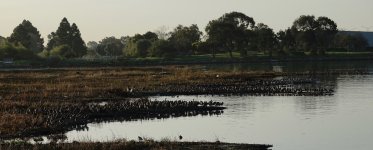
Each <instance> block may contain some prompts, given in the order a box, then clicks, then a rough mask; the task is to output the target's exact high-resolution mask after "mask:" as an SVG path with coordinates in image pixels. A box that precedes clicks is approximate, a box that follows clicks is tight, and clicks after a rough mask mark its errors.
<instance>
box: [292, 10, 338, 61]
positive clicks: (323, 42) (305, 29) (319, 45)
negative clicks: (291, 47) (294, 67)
mask: <svg viewBox="0 0 373 150" xmlns="http://www.w3.org/2000/svg"><path fill="white" fill-rule="evenodd" d="M292 31H293V34H294V35H296V36H295V39H296V44H297V46H298V48H299V49H304V50H310V51H311V53H312V54H316V51H317V50H318V51H319V54H323V53H324V51H325V49H327V48H328V47H329V46H330V45H331V41H332V40H333V37H334V36H335V35H336V34H337V32H338V29H337V24H336V23H335V22H334V21H333V20H331V19H329V18H327V17H319V18H317V19H315V16H305V15H303V16H300V17H299V18H298V19H296V20H295V21H294V23H293V26H292Z"/></svg>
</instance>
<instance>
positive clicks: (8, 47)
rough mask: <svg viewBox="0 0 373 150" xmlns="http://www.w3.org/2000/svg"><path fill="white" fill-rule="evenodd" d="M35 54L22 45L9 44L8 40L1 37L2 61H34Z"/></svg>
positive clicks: (0, 50)
mask: <svg viewBox="0 0 373 150" xmlns="http://www.w3.org/2000/svg"><path fill="white" fill-rule="evenodd" d="M34 56H35V54H34V53H33V51H31V50H30V49H27V48H25V47H24V46H23V45H22V44H15V43H12V42H9V41H8V40H7V39H5V38H2V37H0V59H4V58H13V59H23V60H24V59H33V58H34Z"/></svg>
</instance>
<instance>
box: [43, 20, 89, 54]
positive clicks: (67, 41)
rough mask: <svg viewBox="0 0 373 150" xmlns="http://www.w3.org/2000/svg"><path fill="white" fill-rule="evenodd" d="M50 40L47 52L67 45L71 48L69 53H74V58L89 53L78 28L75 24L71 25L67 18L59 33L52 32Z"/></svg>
mask: <svg viewBox="0 0 373 150" xmlns="http://www.w3.org/2000/svg"><path fill="white" fill-rule="evenodd" d="M48 38H49V43H48V45H47V50H52V49H53V48H56V47H59V46H61V45H65V46H68V47H69V51H67V52H69V53H72V54H73V55H72V57H82V56H83V55H85V54H86V53H87V47H86V45H85V43H84V41H83V39H82V37H81V33H80V30H79V28H78V26H77V25H76V24H75V23H73V24H72V25H70V23H69V21H68V20H67V19H66V18H63V19H62V21H61V23H60V26H59V27H58V29H57V31H56V32H52V33H51V34H50V35H49V36H48ZM62 55H63V54H62ZM69 56H70V55H69Z"/></svg>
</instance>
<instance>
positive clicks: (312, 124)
mask: <svg viewBox="0 0 373 150" xmlns="http://www.w3.org/2000/svg"><path fill="white" fill-rule="evenodd" d="M341 66H342V67H345V66H344V65H341ZM353 67H355V66H353ZM363 68H365V67H363ZM366 69H369V67H368V68H366ZM332 82H333V83H334V85H335V90H336V92H335V93H334V95H333V96H320V97H294V96H262V97H255V96H242V97H239V96H230V97H219V96H214V97H212V96H180V97H179V98H172V97H153V99H158V100H163V99H167V100H172V99H178V100H180V99H181V100H198V101H200V100H201V101H204V100H206V101H209V100H214V101H222V102H224V103H225V106H226V107H228V109H226V110H225V111H224V113H223V114H222V115H220V116H197V117H182V118H170V119H162V120H145V121H132V122H112V123H99V124H89V125H88V127H89V130H88V131H71V132H68V133H67V134H66V135H67V136H68V138H69V141H74V140H93V141H110V140H114V139H118V138H127V139H137V137H138V136H142V137H150V138H153V139H156V140H161V139H164V138H169V139H176V138H177V136H178V135H182V136H183V137H184V139H183V140H185V141H201V140H205V141H216V140H220V141H222V142H235V143H260V144H273V145H274V148H273V149H275V150H299V149H302V150H315V149H325V150H330V149H333V150H334V149H338V150H351V149H355V150H367V149H372V148H373V142H372V139H373V117H372V114H373V75H343V76H338V77H333V79H332Z"/></svg>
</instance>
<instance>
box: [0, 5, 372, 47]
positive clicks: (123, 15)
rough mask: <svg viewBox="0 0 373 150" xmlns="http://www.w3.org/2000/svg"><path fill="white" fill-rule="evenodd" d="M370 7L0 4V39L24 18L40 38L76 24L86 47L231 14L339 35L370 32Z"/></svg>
mask: <svg viewBox="0 0 373 150" xmlns="http://www.w3.org/2000/svg"><path fill="white" fill-rule="evenodd" d="M372 6H373V1H372V0H0V36H4V37H7V36H9V35H10V34H11V32H12V31H13V29H14V28H15V27H16V26H17V25H18V24H20V23H21V22H22V20H24V19H27V20H30V21H31V22H32V23H33V25H34V26H35V27H37V28H38V29H39V31H40V33H41V34H42V36H43V37H44V38H45V39H46V37H47V35H48V34H50V33H51V32H54V31H56V29H57V27H58V25H59V23H60V21H61V20H62V18H63V17H67V19H68V20H69V21H70V23H76V24H77V25H78V27H79V28H80V31H81V33H82V36H83V39H84V40H85V41H86V42H88V41H100V40H101V39H103V38H104V37H108V36H116V37H121V36H127V35H129V36H132V35H134V34H136V33H141V34H142V33H145V32H147V31H155V30H157V29H158V28H160V27H162V26H166V27H168V28H169V29H170V30H172V29H173V28H174V27H176V26H177V25H179V24H181V25H187V26H189V25H191V24H197V25H198V26H199V27H200V29H201V30H204V28H205V26H206V25H207V23H208V22H209V21H210V20H213V19H216V18H219V17H220V16H222V15H223V14H224V13H227V12H232V11H239V12H243V13H245V14H246V15H248V16H250V17H253V18H254V20H255V22H257V23H265V24H267V25H269V26H270V27H271V28H273V29H274V31H279V30H281V29H286V28H287V27H290V26H291V25H292V23H293V21H294V20H295V19H296V18H298V17H299V16H300V15H315V16H327V17H329V18H331V19H333V20H334V21H335V22H336V23H337V24H338V26H339V29H341V30H355V31H373V9H372ZM45 41H46V42H47V40H45Z"/></svg>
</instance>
